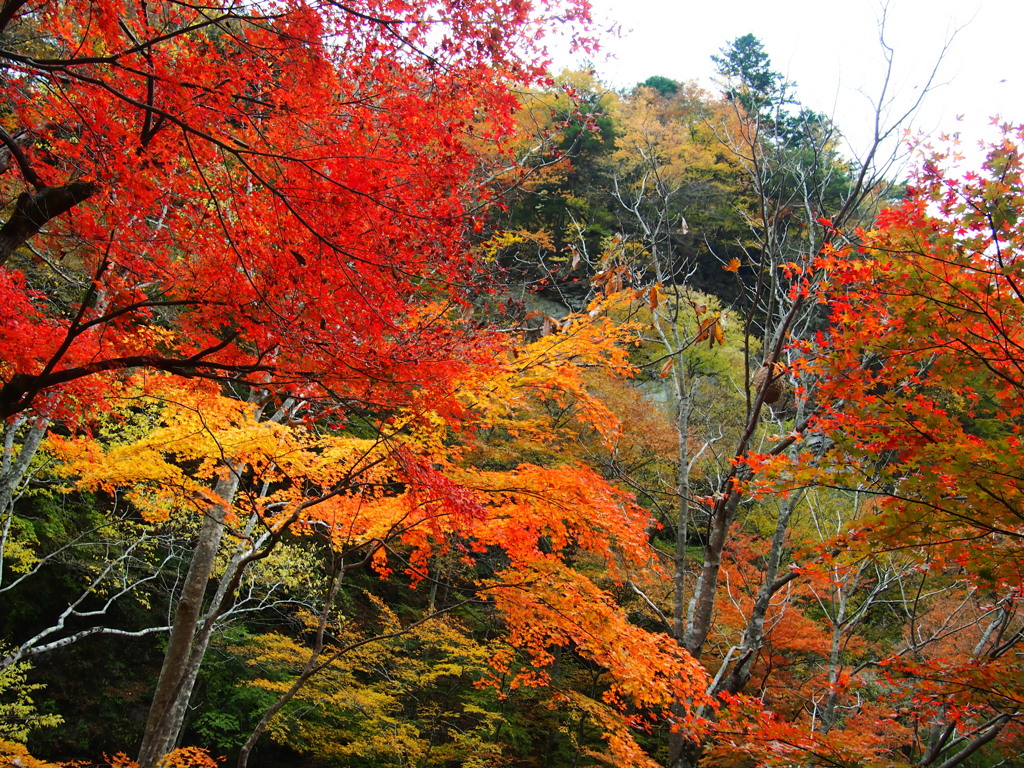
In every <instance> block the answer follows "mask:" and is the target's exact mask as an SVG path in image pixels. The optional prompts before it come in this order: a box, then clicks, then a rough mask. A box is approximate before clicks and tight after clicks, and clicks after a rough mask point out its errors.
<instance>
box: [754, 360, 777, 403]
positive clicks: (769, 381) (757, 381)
mask: <svg viewBox="0 0 1024 768" xmlns="http://www.w3.org/2000/svg"><path fill="white" fill-rule="evenodd" d="M762 387H764V388H765V391H764V401H765V403H766V404H768V405H772V404H773V403H777V402H779V399H780V398H781V397H782V393H783V390H784V384H783V381H782V366H780V365H778V364H776V365H774V366H773V365H770V364H768V363H765V364H764V365H762V366H761V368H760V369H759V370H758V372H757V373H756V374H755V375H754V392H755V393H756V392H760V391H761V388H762Z"/></svg>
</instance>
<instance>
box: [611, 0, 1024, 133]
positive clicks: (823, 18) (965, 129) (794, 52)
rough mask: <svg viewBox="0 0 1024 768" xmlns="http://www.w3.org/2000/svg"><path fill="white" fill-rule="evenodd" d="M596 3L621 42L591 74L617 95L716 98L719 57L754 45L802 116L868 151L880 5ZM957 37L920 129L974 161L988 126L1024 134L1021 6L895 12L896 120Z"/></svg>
mask: <svg viewBox="0 0 1024 768" xmlns="http://www.w3.org/2000/svg"><path fill="white" fill-rule="evenodd" d="M592 2H593V3H594V16H595V19H596V20H597V21H598V23H599V24H600V26H602V27H604V28H607V27H609V26H612V25H616V26H618V28H619V30H620V36H619V37H615V36H614V35H611V34H608V35H605V36H604V38H603V39H604V44H603V49H604V51H603V55H601V56H599V57H598V58H597V60H596V61H595V62H594V63H595V65H596V68H597V70H598V72H599V73H600V74H601V76H602V78H603V79H604V81H605V82H606V83H608V84H609V85H611V86H612V87H615V88H628V87H630V86H632V85H634V84H636V83H637V82H639V81H642V80H644V79H646V78H647V77H650V76H651V75H663V76H665V77H670V78H673V79H676V80H696V81H697V82H698V83H700V84H701V85H704V86H705V87H707V88H709V89H714V86H713V85H712V80H711V78H712V76H713V71H714V65H713V64H712V62H711V56H712V54H715V53H718V51H719V49H720V48H721V47H722V46H724V45H725V44H726V43H727V42H729V41H731V40H734V39H735V38H737V37H739V36H741V35H745V34H747V33H753V34H754V35H756V36H757V37H758V38H759V39H760V40H761V41H762V43H763V44H764V47H765V50H766V52H767V53H768V55H769V56H770V57H771V60H772V65H773V67H774V68H775V69H776V70H777V71H779V72H781V73H783V74H784V75H786V76H787V77H788V78H789V79H790V80H792V81H795V82H796V84H797V94H798V96H799V97H800V100H801V101H802V102H803V103H804V104H805V105H806V106H808V107H811V108H813V109H815V110H817V111H820V112H825V113H827V114H830V115H832V116H834V118H835V120H836V122H837V123H838V124H839V126H840V128H842V130H843V131H844V133H845V134H846V135H847V136H848V137H849V139H850V141H851V143H852V144H853V145H854V147H853V149H854V150H856V149H857V147H856V144H858V143H862V142H863V140H864V139H863V137H864V136H865V132H864V128H863V126H864V124H865V123H866V121H867V120H869V119H870V116H871V109H870V105H869V104H868V101H867V99H866V98H865V96H864V95H863V94H868V95H871V96H875V95H877V93H878V92H879V89H880V87H881V82H882V73H883V62H884V60H883V57H882V50H881V47H880V45H879V42H878V37H879V33H878V22H879V19H880V18H881V15H882V10H881V4H880V2H879V1H878V0H758V1H757V2H754V1H753V0H592ZM954 32H955V35H954ZM951 36H952V38H953V39H952V41H951V42H950V44H949V48H948V50H947V51H946V54H945V56H944V59H943V61H942V63H941V65H940V67H939V76H938V81H937V82H938V83H942V85H940V86H939V87H937V88H936V90H935V91H934V92H933V93H931V94H930V95H929V96H928V98H927V102H926V108H925V110H924V111H923V112H922V113H921V115H920V116H919V118H918V120H917V122H916V127H917V128H919V129H920V130H922V131H924V132H925V133H929V134H938V133H940V132H953V131H959V132H960V134H961V137H962V140H963V142H964V145H965V148H966V149H968V150H969V149H970V147H972V146H974V145H976V143H977V140H978V139H979V138H982V137H984V136H992V135H993V129H991V128H990V127H989V118H991V117H992V116H995V115H999V116H1000V117H1002V119H1003V120H1004V121H1009V122H1013V123H1018V122H1021V123H1024V73H1022V68H1024V64H1022V61H1024V0H890V2H889V3H888V12H887V21H886V28H885V37H886V42H887V43H888V44H889V45H890V46H891V47H892V48H893V50H894V57H895V58H894V82H893V87H894V93H895V97H896V102H895V107H896V108H898V107H901V106H905V105H907V104H909V103H910V102H911V101H912V100H913V99H914V97H915V96H916V95H917V93H918V92H919V91H918V89H919V88H921V87H922V86H923V84H924V82H925V81H926V79H927V76H928V73H929V71H930V70H931V69H932V67H933V66H934V65H935V63H936V61H937V59H938V58H939V56H940V54H941V52H942V49H943V45H944V43H945V42H946V41H947V40H948V39H949V38H950V37H951ZM958 115H962V116H963V119H962V120H960V121H958V120H957V119H956V118H957V116H958ZM858 136H860V137H862V138H860V139H858Z"/></svg>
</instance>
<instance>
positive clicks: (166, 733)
mask: <svg viewBox="0 0 1024 768" xmlns="http://www.w3.org/2000/svg"><path fill="white" fill-rule="evenodd" d="M237 490H238V474H237V472H235V471H234V470H233V469H232V471H231V473H230V474H229V475H228V476H227V477H226V478H223V479H221V480H219V481H218V482H217V484H216V486H215V487H214V493H216V494H217V496H218V497H219V498H220V499H221V500H222V501H223V503H218V504H215V505H213V506H212V507H211V508H210V509H209V510H208V511H207V513H206V516H205V517H204V518H203V524H202V527H201V528H200V530H199V539H198V541H197V543H196V548H195V554H194V555H193V558H192V563H191V565H190V566H189V569H188V574H187V575H186V576H185V584H184V587H183V588H182V593H181V598H180V599H179V601H178V606H177V610H176V611H175V614H174V623H173V625H172V626H171V634H170V638H169V640H168V644H167V651H166V652H165V654H164V663H163V666H162V668H161V669H160V677H159V679H158V680H157V684H156V690H155V691H154V693H153V702H152V704H151V705H150V709H149V717H148V719H147V721H146V729H145V731H144V733H143V738H142V746H141V747H140V749H139V766H140V768H156V766H157V765H159V763H160V761H161V760H162V759H163V758H164V756H165V755H166V754H167V753H168V752H170V751H171V750H172V749H174V747H175V745H176V743H177V741H178V737H179V733H180V731H181V725H182V723H183V722H184V718H185V711H186V709H187V707H188V701H189V699H190V698H191V696H192V688H193V686H194V685H195V680H196V674H197V673H198V671H199V665H200V663H201V661H202V657H203V654H205V652H206V646H207V644H208V643H209V639H210V635H211V633H212V629H213V626H212V625H213V621H212V619H213V617H212V616H207V620H206V621H205V622H204V624H203V628H202V629H203V631H202V632H200V631H199V629H200V625H199V620H200V615H201V613H202V610H203V602H204V598H205V596H206V591H207V587H208V586H209V583H210V579H211V577H212V576H213V568H214V563H215V561H216V557H217V552H218V550H219V549H220V541H221V537H222V536H223V533H224V518H225V516H226V515H227V511H228V507H229V505H230V503H231V499H232V498H233V497H234V495H235V492H236V491H237ZM226 581H227V578H226V577H225V579H223V580H222V582H226ZM215 604H216V601H215Z"/></svg>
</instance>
